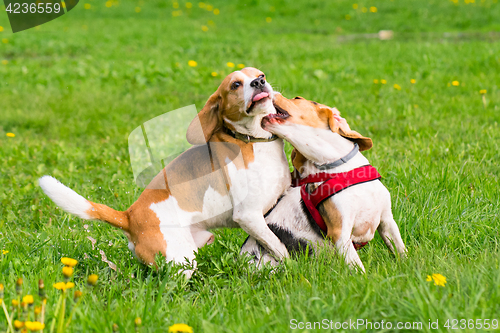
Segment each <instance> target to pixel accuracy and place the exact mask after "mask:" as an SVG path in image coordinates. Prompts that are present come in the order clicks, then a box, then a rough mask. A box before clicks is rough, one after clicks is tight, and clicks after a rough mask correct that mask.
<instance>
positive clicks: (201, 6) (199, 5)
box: [198, 2, 206, 8]
mask: <svg viewBox="0 0 500 333" xmlns="http://www.w3.org/2000/svg"><path fill="white" fill-rule="evenodd" d="M198 7H200V8H205V7H206V4H205V3H204V2H198Z"/></svg>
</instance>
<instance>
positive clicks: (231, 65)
mask: <svg viewBox="0 0 500 333" xmlns="http://www.w3.org/2000/svg"><path fill="white" fill-rule="evenodd" d="M226 65H227V67H231V68H233V67H234V63H232V62H228V63H227V64H226Z"/></svg>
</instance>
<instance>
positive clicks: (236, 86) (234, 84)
mask: <svg viewBox="0 0 500 333" xmlns="http://www.w3.org/2000/svg"><path fill="white" fill-rule="evenodd" d="M240 86H241V82H240V81H236V82H233V84H232V85H231V90H236V89H238V88H239V87H240Z"/></svg>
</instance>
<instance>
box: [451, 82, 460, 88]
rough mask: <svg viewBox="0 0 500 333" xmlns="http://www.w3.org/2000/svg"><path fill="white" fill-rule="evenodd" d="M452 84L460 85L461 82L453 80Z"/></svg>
mask: <svg viewBox="0 0 500 333" xmlns="http://www.w3.org/2000/svg"><path fill="white" fill-rule="evenodd" d="M451 85H452V86H455V87H458V86H459V85H460V82H458V81H453V82H451Z"/></svg>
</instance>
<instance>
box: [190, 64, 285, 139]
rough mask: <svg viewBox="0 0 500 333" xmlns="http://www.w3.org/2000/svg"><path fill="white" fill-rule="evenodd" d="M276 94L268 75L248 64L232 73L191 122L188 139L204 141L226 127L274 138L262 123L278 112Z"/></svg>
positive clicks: (248, 133) (256, 135)
mask: <svg viewBox="0 0 500 333" xmlns="http://www.w3.org/2000/svg"><path fill="white" fill-rule="evenodd" d="M273 94H274V92H273V88H272V87H271V85H270V84H269V83H268V82H267V81H266V76H265V74H264V73H263V72H261V71H260V70H258V69H256V68H252V67H246V68H243V69H242V70H240V71H235V72H233V73H231V74H229V75H228V76H227V77H226V78H225V79H224V80H223V81H222V83H221V85H220V86H219V88H218V89H217V91H216V92H215V93H214V94H212V96H210V98H209V99H208V101H207V103H206V104H205V106H204V107H203V109H202V110H201V111H200V112H199V113H198V116H197V117H196V118H195V119H194V120H193V121H192V122H191V124H190V125H189V128H188V130H187V134H186V137H187V140H188V141H189V143H191V144H203V143H205V142H207V141H208V140H209V139H210V138H211V137H212V135H213V133H214V132H216V131H217V130H219V129H221V128H222V127H223V126H225V127H227V128H229V129H231V130H232V131H234V132H238V133H241V134H246V135H250V136H253V137H257V138H269V137H271V136H272V134H271V133H269V132H267V131H265V130H264V129H262V127H261V125H260V124H261V121H262V118H263V117H265V116H266V115H268V114H271V113H276V110H275V108H274V107H273V103H272V98H273ZM200 124H201V129H202V131H201V130H200Z"/></svg>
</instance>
